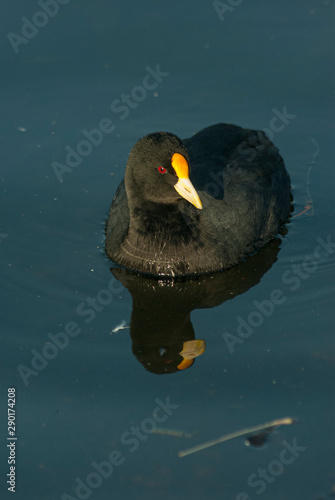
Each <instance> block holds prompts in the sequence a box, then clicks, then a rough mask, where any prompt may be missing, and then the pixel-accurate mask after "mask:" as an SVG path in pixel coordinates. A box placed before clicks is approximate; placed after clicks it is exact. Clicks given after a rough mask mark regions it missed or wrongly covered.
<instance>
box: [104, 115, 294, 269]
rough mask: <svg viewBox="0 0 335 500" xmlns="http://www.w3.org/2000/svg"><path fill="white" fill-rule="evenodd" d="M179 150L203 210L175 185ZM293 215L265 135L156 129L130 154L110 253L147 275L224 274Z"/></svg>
mask: <svg viewBox="0 0 335 500" xmlns="http://www.w3.org/2000/svg"><path fill="white" fill-rule="evenodd" d="M175 153H178V154H179V155H182V157H184V158H185V159H186V160H187V162H188V164H189V166H190V180H191V182H192V184H193V186H194V187H195V189H196V191H197V192H198V195H199V197H200V200H201V202H202V209H200V208H196V206H194V205H193V204H192V203H190V202H189V201H187V200H186V199H184V197H182V196H181V195H180V194H179V193H178V192H177V190H176V188H175V185H176V183H177V182H178V176H177V173H176V170H175V168H173V166H172V164H171V160H172V157H173V155H174V154H175ZM159 167H163V169H160V170H162V172H164V173H163V175H162V173H161V172H160V170H159ZM289 213H290V179H289V176H288V174H287V172H286V169H285V166H284V163H283V160H282V158H281V156H280V154H279V153H278V150H277V148H276V147H275V146H274V145H273V144H272V142H271V141H270V140H269V139H268V138H267V137H266V136H265V134H264V133H263V132H260V131H253V130H247V129H243V128H241V127H237V126H235V125H225V124H217V125H213V126H211V127H208V128H206V129H204V130H202V131H201V132H199V133H197V134H196V135H194V136H193V137H191V138H190V139H186V140H184V141H181V140H180V139H178V137H176V136H175V135H173V134H170V133H166V132H157V133H154V134H150V135H148V136H145V137H143V138H142V139H140V140H139V141H138V142H137V143H136V144H135V146H134V147H133V149H132V150H131V152H130V155H129V159H128V162H127V167H126V172H125V178H124V181H122V182H121V184H120V185H119V187H118V190H117V192H116V194H115V196H114V199H113V203H112V206H111V209H110V212H109V217H108V221H107V227H106V252H107V254H108V255H109V256H110V257H111V258H112V259H113V260H114V261H115V262H117V263H118V264H120V265H122V266H124V267H126V268H129V269H133V270H136V271H139V272H143V273H146V274H154V275H167V276H185V275H190V274H200V273H205V272H211V271H218V270H221V269H225V268H228V267H231V266H232V265H234V264H237V263H238V262H240V261H241V260H243V259H244V258H245V257H247V256H248V255H250V254H251V253H253V252H255V251H256V250H257V249H258V248H260V247H261V246H263V245H264V244H266V243H267V242H268V241H269V240H270V239H272V238H273V237H274V236H275V235H276V234H277V233H278V232H279V230H280V228H281V226H282V224H283V223H284V222H285V221H286V220H287V218H288V216H289Z"/></svg>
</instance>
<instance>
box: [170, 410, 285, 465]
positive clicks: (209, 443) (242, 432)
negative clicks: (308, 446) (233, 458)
mask: <svg viewBox="0 0 335 500" xmlns="http://www.w3.org/2000/svg"><path fill="white" fill-rule="evenodd" d="M294 422H295V420H293V418H289V417H286V418H279V419H277V420H273V421H272V422H267V423H266V424H261V425H256V426H255V427H248V428H246V429H242V430H240V431H236V432H232V433H231V434H226V435H225V436H221V437H219V438H217V439H213V440H212V441H207V442H206V443H203V444H198V445H197V446H193V448H188V449H187V450H183V451H180V452H179V453H178V457H179V458H182V457H186V455H191V453H195V452H197V451H201V450H204V449H205V448H209V447H210V446H214V445H216V444H219V443H223V442H225V441H229V440H230V439H235V438H237V437H241V436H244V435H245V434H252V433H253V432H259V431H263V430H265V429H269V428H271V427H279V426H280V425H291V424H294Z"/></svg>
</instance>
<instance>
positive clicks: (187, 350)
mask: <svg viewBox="0 0 335 500" xmlns="http://www.w3.org/2000/svg"><path fill="white" fill-rule="evenodd" d="M205 349H206V342H205V341H204V340H187V341H186V342H184V344H183V349H182V351H180V353H179V354H180V355H181V356H182V357H183V361H182V362H181V363H179V365H178V366H177V368H178V370H185V369H186V368H188V367H189V366H191V365H193V362H194V358H197V357H198V356H201V354H203V353H204V352H205Z"/></svg>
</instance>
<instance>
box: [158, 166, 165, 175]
mask: <svg viewBox="0 0 335 500" xmlns="http://www.w3.org/2000/svg"><path fill="white" fill-rule="evenodd" d="M158 172H159V173H160V174H166V168H164V167H158Z"/></svg>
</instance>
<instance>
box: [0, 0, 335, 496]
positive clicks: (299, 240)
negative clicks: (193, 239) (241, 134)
mask: <svg viewBox="0 0 335 500" xmlns="http://www.w3.org/2000/svg"><path fill="white" fill-rule="evenodd" d="M41 4H47V5H48V6H47V7H45V9H46V10H47V11H48V12H49V14H45V15H43V14H42V15H41V14H36V13H37V12H43V10H42V8H41ZM220 5H221V11H220V12H221V19H220V15H219V14H218V13H217V12H216V10H215V6H216V8H217V9H218V10H220V7H219V6H220ZM227 6H228V7H227ZM58 7H59V9H58ZM48 9H49V10H48ZM57 9H58V12H57ZM3 10H4V12H2V16H1V18H2V19H1V26H2V30H1V31H2V52H1V62H2V72H1V81H2V85H1V97H2V126H1V140H2V147H1V151H2V167H1V176H0V177H1V179H0V180H1V215H2V218H1V225H0V252H1V273H2V285H3V286H2V288H1V290H2V291H1V297H0V300H1V306H2V307H1V309H2V336H1V339H2V340H1V382H2V384H1V385H2V391H1V399H2V401H1V408H2V409H3V411H1V437H2V438H3V439H2V440H1V471H2V474H1V485H0V487H1V493H0V494H1V498H5V497H6V498H7V496H8V497H9V495H10V494H11V493H10V492H8V491H7V487H8V484H6V479H7V477H6V474H7V473H8V472H9V464H8V463H7V459H8V455H9V448H7V447H6V443H8V442H9V441H7V437H8V434H7V422H6V415H7V388H8V387H14V388H15V389H16V418H17V421H16V423H17V428H16V437H17V441H16V449H15V453H16V464H15V467H16V470H15V472H16V496H15V498H16V499H19V500H21V499H24V500H39V499H41V500H54V499H61V498H63V500H65V499H69V498H81V499H86V498H92V499H102V500H104V499H112V498H113V499H114V498H116V499H118V500H123V499H125V500H128V499H129V498H135V499H148V500H151V499H157V498H159V499H160V500H184V499H189V498H192V499H194V500H207V499H209V500H217V499H220V500H221V499H223V500H226V499H234V500H247V499H255V498H262V499H264V500H265V499H275V500H280V499H288V500H300V499H301V500H306V499H312V500H321V499H322V500H326V499H331V498H333V495H334V494H335V493H334V491H335V469H334V450H335V446H334V437H335V435H334V434H335V433H334V409H335V404H334V392H335V391H334V382H335V373H334V371H335V370H334V368H335V351H334V347H335V345H334V320H333V315H332V313H333V309H334V306H333V290H334V285H333V283H334V275H335V247H334V243H332V242H335V230H334V187H335V186H334V184H335V183H334V90H333V89H334V47H335V44H334V42H335V40H334V38H335V36H334V13H335V6H334V2H333V1H332V0H328V1H326V0H323V1H322V0H318V1H317V0H314V1H309V0H308V1H305V2H298V1H297V2H289V1H287V0H285V1H281V2H276V1H274V0H268V1H266V2H265V1H255V2H251V1H248V0H244V1H240V2H238V1H235V2H233V1H228V0H227V2H214V3H213V2H211V1H208V2H205V1H202V2H200V1H195V2H188V1H186V0H178V1H169V2H166V1H161V0H158V1H153V0H145V1H142V2H135V1H130V2H121V0H114V1H113V2H109V1H107V0H97V1H95V2H90V1H87V0H81V1H80V2H79V1H75V0H72V1H68V2H67V3H66V2H64V1H63V3H62V4H61V2H60V0H59V3H57V2H56V1H51V0H50V2H49V3H48V2H47V1H46V0H45V2H43V0H42V1H41V2H40V3H38V2H35V1H32V0H25V1H23V0H21V1H19V2H15V3H7V4H6V8H5V9H3ZM44 12H45V11H44ZM23 17H24V18H26V19H28V20H29V21H32V20H34V22H35V24H38V25H39V26H40V27H39V28H34V25H30V26H28V24H27V21H26V20H22V18H23ZM222 17H223V19H222ZM22 29H23V34H22ZM8 33H12V34H11V35H9V38H8V36H7V35H8ZM18 35H19V36H20V37H21V38H18ZM157 71H158V73H157ZM155 72H156V73H155ZM122 95H124V96H127V95H130V96H131V97H130V98H127V97H123V99H124V100H125V102H124V103H122V102H121V99H122V97H121V96H122ZM111 106H113V109H112V108H111ZM121 106H122V107H121ZM221 121H222V122H226V123H235V124H237V125H241V126H244V127H250V128H255V129H267V132H268V134H269V135H270V137H271V138H272V139H273V141H274V142H275V144H276V145H277V146H278V147H279V149H280V152H281V154H282V156H283V158H284V160H285V163H286V166H287V169H288V171H289V173H290V176H291V180H292V188H293V196H294V215H298V214H300V213H302V212H304V209H305V207H306V204H307V205H308V207H309V209H308V210H307V211H306V212H305V213H302V214H301V215H299V216H297V217H293V218H292V219H291V223H290V224H289V225H288V234H287V235H286V236H285V238H283V239H279V240H277V241H275V242H273V243H272V244H270V245H269V246H268V247H266V248H265V249H263V250H262V251H261V252H260V253H259V254H258V255H256V256H254V257H252V258H250V259H249V260H248V261H247V262H245V263H243V264H241V265H240V266H237V267H236V268H235V269H232V270H231V271H229V272H227V273H223V274H219V275H215V276H212V277H206V278H201V279H199V280H195V281H192V282H188V283H187V282H186V283H185V282H177V283H174V284H171V283H170V284H169V283H166V282H164V281H163V282H162V281H161V282H157V281H156V280H150V279H144V278H138V277H133V276H129V274H128V273H125V272H122V271H120V270H114V271H113V272H111V262H110V261H109V260H108V259H107V258H106V256H105V254H104V251H103V248H104V222H105V219H106V216H107V212H108V208H109V205H110V203H111V200H112V198H113V195H114V192H115V190H116V187H117V186H118V184H119V182H120V180H121V179H122V177H123V172H124V166H125V162H126V158H127V155H128V153H129V150H130V149H131V147H132V145H133V143H134V142H135V141H136V140H137V139H138V138H139V137H141V136H143V135H145V134H146V133H149V132H153V131H157V130H167V131H171V132H174V133H176V134H177V135H179V136H180V137H182V138H185V137H189V136H190V135H192V134H193V133H194V132H196V131H198V130H200V129H202V128H204V127H205V126H208V125H211V124H214V123H218V122H221ZM98 127H100V128H101V130H102V132H99V133H97V132H93V133H92V132H91V131H92V130H93V129H97V128H98ZM83 130H86V132H83ZM85 134H86V136H85ZM87 135H90V137H91V142H92V141H93V142H94V141H95V145H92V144H91V143H87V142H86V143H83V142H82V141H83V140H86V141H87ZM90 144H91V145H90ZM77 149H78V150H79V153H80V155H78V153H77V154H74V153H73V150H77ZM69 152H71V153H70V154H69ZM68 154H69V157H68V158H67V160H66V156H67V155H68ZM55 162H57V163H55ZM61 165H63V166H61ZM56 171H57V173H58V176H57V175H56ZM60 181H62V182H60ZM308 207H307V208H308ZM108 287H109V289H108ZM106 290H109V291H106ZM122 321H124V322H125V326H126V328H122V329H118V330H117V331H114V332H113V330H115V327H116V326H117V325H120V324H121V322H122ZM130 322H131V325H130ZM129 325H130V326H131V329H129ZM242 325H243V326H242ZM60 332H63V333H60ZM64 332H66V334H65V333H64ZM50 334H51V335H50ZM56 334H59V335H57V337H53V336H52V335H56ZM238 334H240V336H238ZM233 336H234V337H233ZM194 339H196V340H198V341H201V340H204V341H205V342H206V349H205V352H204V353H203V354H202V355H200V356H198V357H197V359H196V360H195V362H194V364H193V365H192V366H190V367H189V368H188V369H185V370H180V369H179V370H178V368H177V366H178V365H179V364H180V363H181V361H182V358H181V356H180V355H179V354H178V353H179V352H180V351H181V350H182V348H183V345H184V342H189V341H191V340H194ZM236 339H237V340H236ZM55 343H58V347H55ZM186 345H190V344H186ZM192 345H194V344H192ZM196 345H197V346H198V348H201V346H202V345H203V343H201V342H197V343H196ZM200 350H201V349H200ZM43 353H44V356H43V357H42V354H43ZM46 358H49V359H46ZM165 370H166V371H167V372H171V373H168V374H165V375H162V374H158V373H157V372H162V371H165ZM281 417H291V418H294V419H296V420H297V423H295V424H294V425H290V426H282V427H280V428H278V429H277V430H275V431H274V432H272V433H271V434H270V435H269V436H268V439H267V440H266V442H265V443H264V445H262V446H258V447H255V446H246V444H245V438H243V437H241V438H237V439H235V440H231V441H227V442H225V443H222V444H219V445H217V446H215V447H212V448H208V449H207V450H203V451H201V452H198V453H195V454H192V455H189V456H187V457H184V458H179V457H178V452H179V451H180V450H184V449H186V448H188V447H192V446H194V445H197V444H199V443H202V442H204V441H206V440H211V439H214V438H216V437H219V436H221V435H224V434H228V433H230V432H234V431H238V430H240V429H243V428H246V427H250V426H255V425H258V424H262V423H264V422H268V421H271V420H273V419H277V418H281ZM162 429H165V431H164V430H163V431H162ZM152 430H154V431H155V432H154V433H152V432H151V431H152ZM172 431H178V432H172ZM162 432H163V433H162ZM164 432H165V434H164ZM190 436H191V437H190ZM116 450H117V451H116ZM102 462H104V463H103V464H102V465H101V463H102ZM81 481H82V483H81V484H82V489H81V490H80V489H77V490H76V487H77V486H78V484H79V483H80V482H81ZM83 485H84V486H83ZM12 498H13V497H12Z"/></svg>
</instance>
